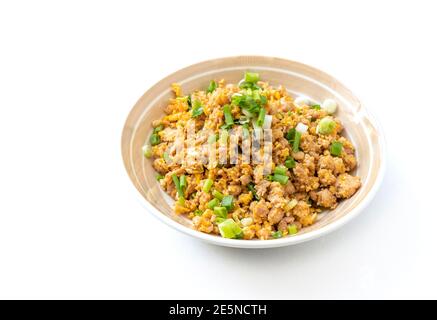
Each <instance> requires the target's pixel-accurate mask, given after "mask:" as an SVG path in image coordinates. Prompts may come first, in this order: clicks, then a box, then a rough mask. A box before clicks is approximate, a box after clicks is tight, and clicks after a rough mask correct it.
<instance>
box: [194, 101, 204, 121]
mask: <svg viewBox="0 0 437 320" xmlns="http://www.w3.org/2000/svg"><path fill="white" fill-rule="evenodd" d="M201 114H203V107H202V105H201V104H200V101H199V100H196V101H194V105H193V109H192V111H191V117H192V118H196V117H198V116H200V115H201Z"/></svg>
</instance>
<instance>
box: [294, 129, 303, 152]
mask: <svg viewBox="0 0 437 320" xmlns="http://www.w3.org/2000/svg"><path fill="white" fill-rule="evenodd" d="M301 135H302V134H301V133H300V132H299V131H296V133H295V134H294V140H293V152H298V151H299V145H300V137H301Z"/></svg>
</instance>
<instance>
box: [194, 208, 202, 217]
mask: <svg viewBox="0 0 437 320" xmlns="http://www.w3.org/2000/svg"><path fill="white" fill-rule="evenodd" d="M202 214H203V211H202V210H199V209H197V210H195V211H194V215H195V216H201V215H202Z"/></svg>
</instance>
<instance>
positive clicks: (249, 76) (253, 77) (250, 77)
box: [244, 72, 259, 83]
mask: <svg viewBox="0 0 437 320" xmlns="http://www.w3.org/2000/svg"><path fill="white" fill-rule="evenodd" d="M244 81H246V82H250V83H257V82H258V81H259V73H256V72H246V73H245V74H244Z"/></svg>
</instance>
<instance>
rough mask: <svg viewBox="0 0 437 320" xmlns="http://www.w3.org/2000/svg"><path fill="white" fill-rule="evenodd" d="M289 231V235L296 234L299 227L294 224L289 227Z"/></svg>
mask: <svg viewBox="0 0 437 320" xmlns="http://www.w3.org/2000/svg"><path fill="white" fill-rule="evenodd" d="M287 230H288V234H290V235H291V234H296V233H297V226H296V225H295V224H294V223H293V224H291V225H289V226H288V228H287Z"/></svg>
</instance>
